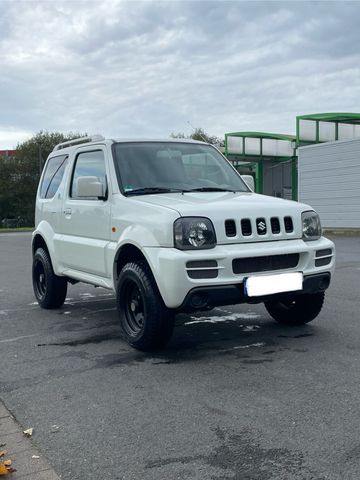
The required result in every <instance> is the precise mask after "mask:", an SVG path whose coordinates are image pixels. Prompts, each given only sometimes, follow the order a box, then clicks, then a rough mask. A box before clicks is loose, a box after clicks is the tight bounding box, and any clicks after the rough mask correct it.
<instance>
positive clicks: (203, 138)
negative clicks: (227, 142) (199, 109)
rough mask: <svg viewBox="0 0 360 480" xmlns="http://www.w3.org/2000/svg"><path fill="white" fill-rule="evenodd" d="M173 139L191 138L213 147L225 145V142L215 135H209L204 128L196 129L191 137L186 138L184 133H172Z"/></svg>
mask: <svg viewBox="0 0 360 480" xmlns="http://www.w3.org/2000/svg"><path fill="white" fill-rule="evenodd" d="M170 137H171V138H191V139H192V140H200V142H207V143H211V144H212V145H218V146H219V145H220V146H223V145H224V140H222V139H221V138H219V137H216V136H215V135H209V134H208V133H206V132H205V131H204V130H203V129H202V128H195V130H194V131H193V133H192V134H191V135H189V136H186V135H185V134H184V133H172V134H171V135H170Z"/></svg>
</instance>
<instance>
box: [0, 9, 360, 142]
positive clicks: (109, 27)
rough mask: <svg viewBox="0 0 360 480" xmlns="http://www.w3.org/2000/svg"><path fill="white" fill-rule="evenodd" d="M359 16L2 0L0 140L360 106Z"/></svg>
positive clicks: (208, 126)
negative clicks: (52, 133)
mask: <svg viewBox="0 0 360 480" xmlns="http://www.w3.org/2000/svg"><path fill="white" fill-rule="evenodd" d="M359 19H360V5H359V4H358V3H357V2H290V1H288V2H276V1H267V2H256V1H252V2H237V1H234V2H228V1H218V2H213V1H211V2H208V1H192V2H187V1H181V2H177V1H144V2H140V1H136V2H134V1H132V2H130V1H114V0H111V1H110V0H107V1H103V2H98V1H61V2H57V1H52V2H47V1H37V2H34V1H22V2H20V1H17V0H13V1H12V2H2V3H1V4H0V62H1V67H2V72H3V73H2V75H1V77H0V106H1V116H0V148H11V147H13V146H14V144H16V143H17V141H21V140H23V139H24V132H26V135H28V133H29V132H30V133H31V132H32V133H35V132H37V131H39V130H41V129H42V130H49V131H53V130H58V131H63V132H68V131H70V130H72V131H87V132H100V133H103V134H104V135H106V136H109V137H127V138H128V137H167V136H168V135H169V134H170V133H171V132H178V131H182V132H185V133H189V131H190V127H189V125H188V123H187V122H188V121H190V122H191V123H192V124H193V125H196V126H201V127H203V128H204V129H205V130H206V131H208V132H209V133H211V134H216V135H219V136H221V135H223V134H224V133H225V132H227V131H234V130H266V131H279V132H289V133H292V132H293V131H294V129H295V115H296V114H300V113H312V112H321V111H359V110H360V105H359V99H360V95H359V94H360V91H359V90H360V82H359V79H360V66H359V65H360V62H359V57H360V54H359V49H358V45H359V40H360V30H359V29H358V22H359ZM4 132H10V133H11V136H7V138H6V135H4ZM9 142H13V143H9Z"/></svg>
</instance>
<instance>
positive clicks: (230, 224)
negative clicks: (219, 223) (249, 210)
mask: <svg viewBox="0 0 360 480" xmlns="http://www.w3.org/2000/svg"><path fill="white" fill-rule="evenodd" d="M225 233H226V236H227V237H235V236H236V225H235V221H234V220H225Z"/></svg>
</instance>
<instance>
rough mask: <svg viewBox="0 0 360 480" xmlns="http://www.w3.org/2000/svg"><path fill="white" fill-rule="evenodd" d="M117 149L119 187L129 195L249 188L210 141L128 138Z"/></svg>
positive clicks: (245, 189)
mask: <svg viewBox="0 0 360 480" xmlns="http://www.w3.org/2000/svg"><path fill="white" fill-rule="evenodd" d="M114 152H115V164H116V169H117V172H118V175H119V183H120V188H122V191H123V192H124V193H125V194H126V195H145V194H151V193H168V192H191V191H205V192H206V191H207V192H209V191H236V192H248V191H249V189H248V187H247V185H246V184H245V183H244V181H243V180H242V179H241V177H240V176H239V175H238V174H237V173H236V172H235V171H234V169H233V168H232V167H231V166H230V165H229V163H228V162H227V161H226V160H225V159H224V158H223V157H222V155H221V154H220V153H219V152H218V151H217V150H216V149H215V148H214V147H212V146H210V145H201V144H196V143H180V142H129V143H116V144H115V145H114Z"/></svg>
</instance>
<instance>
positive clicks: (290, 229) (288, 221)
mask: <svg viewBox="0 0 360 480" xmlns="http://www.w3.org/2000/svg"><path fill="white" fill-rule="evenodd" d="M284 225H285V232H286V233H291V232H293V231H294V225H293V221H292V218H291V217H284Z"/></svg>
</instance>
